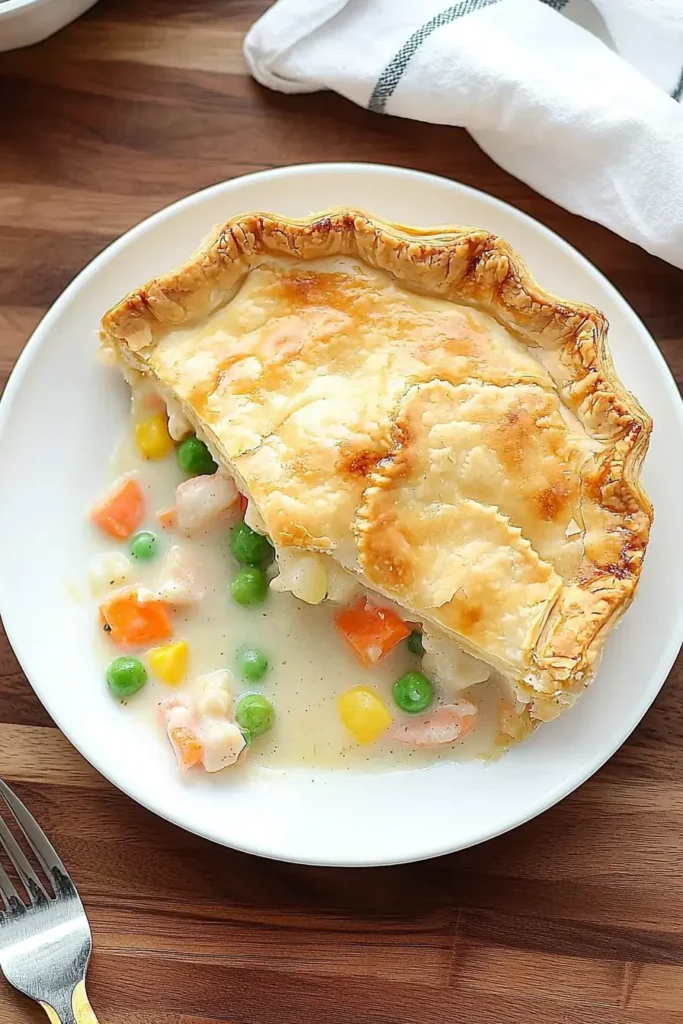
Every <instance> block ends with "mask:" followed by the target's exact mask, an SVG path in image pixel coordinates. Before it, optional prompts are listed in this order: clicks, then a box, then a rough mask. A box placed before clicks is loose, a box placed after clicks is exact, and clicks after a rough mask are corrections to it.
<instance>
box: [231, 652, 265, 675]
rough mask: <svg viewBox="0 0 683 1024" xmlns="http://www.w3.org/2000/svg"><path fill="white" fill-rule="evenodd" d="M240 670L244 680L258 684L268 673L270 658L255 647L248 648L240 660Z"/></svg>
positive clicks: (242, 653)
mask: <svg viewBox="0 0 683 1024" xmlns="http://www.w3.org/2000/svg"><path fill="white" fill-rule="evenodd" d="M238 664H239V670H240V673H241V675H242V677H243V678H244V679H247V680H248V681H249V682H250V683H258V682H259V680H261V679H263V677H264V675H265V674H266V672H267V671H268V656H267V655H266V654H264V653H263V651H259V650H257V649H256V648H255V647H247V648H246V649H245V650H243V651H242V652H241V654H240V656H239V658H238Z"/></svg>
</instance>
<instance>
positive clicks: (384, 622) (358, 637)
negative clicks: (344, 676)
mask: <svg viewBox="0 0 683 1024" xmlns="http://www.w3.org/2000/svg"><path fill="white" fill-rule="evenodd" d="M334 621H335V624H336V626H337V629H338V630H339V632H340V633H341V635H342V636H343V637H344V639H345V640H348V642H349V643H350V644H351V646H352V647H353V649H354V651H355V652H356V654H357V655H358V656H359V658H360V659H361V661H362V662H363V663H364V664H365V665H375V664H377V662H378V661H380V660H381V659H382V658H383V657H385V655H387V654H389V653H390V652H391V651H393V649H394V647H395V646H396V644H398V643H400V642H401V640H405V638H406V637H407V636H409V635H410V626H407V625H406V623H405V622H404V621H403V619H399V617H398V615H395V614H394V612H392V611H391V609H390V608H382V607H381V606H380V605H376V604H371V603H370V601H368V599H367V598H366V597H364V598H362V599H361V600H360V601H359V602H358V604H355V605H353V607H352V608H344V609H342V611H340V612H337V614H336V615H335V617H334Z"/></svg>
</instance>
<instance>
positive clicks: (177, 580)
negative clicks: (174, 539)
mask: <svg viewBox="0 0 683 1024" xmlns="http://www.w3.org/2000/svg"><path fill="white" fill-rule="evenodd" d="M200 576H201V573H200V568H199V564H198V562H197V559H196V558H195V557H194V555H193V554H192V553H191V552H190V551H188V550H187V548H186V547H182V546H181V545H180V544H174V545H173V547H172V548H171V549H170V550H169V551H168V553H167V555H166V557H165V558H164V561H163V562H162V565H161V569H160V572H159V583H158V585H157V587H156V590H155V591H154V594H155V596H156V597H157V598H158V599H159V600H161V601H167V602H168V604H172V605H175V606H176V607H185V606H187V605H191V604H197V603H198V602H199V601H201V599H202V598H203V597H204V593H205V587H204V585H203V584H202V583H201V579H200Z"/></svg>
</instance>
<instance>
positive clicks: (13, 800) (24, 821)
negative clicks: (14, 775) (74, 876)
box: [0, 779, 71, 882]
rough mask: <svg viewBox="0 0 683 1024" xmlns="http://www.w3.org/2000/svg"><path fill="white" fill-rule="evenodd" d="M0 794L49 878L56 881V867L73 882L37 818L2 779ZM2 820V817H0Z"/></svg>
mask: <svg viewBox="0 0 683 1024" xmlns="http://www.w3.org/2000/svg"><path fill="white" fill-rule="evenodd" d="M0 796H2V797H3V798H4V800H5V803H6V804H7V806H8V807H9V809H10V811H11V812H12V814H13V816H14V819H15V821H16V822H17V824H18V826H19V828H20V829H21V831H22V832H23V833H24V836H25V837H26V842H27V843H28V844H29V846H30V847H31V849H32V850H33V852H34V853H35V855H36V857H37V858H38V860H39V861H40V863H41V865H42V867H43V870H44V871H45V874H46V875H47V876H48V878H50V879H52V880H53V881H55V874H54V873H55V869H57V871H59V872H61V874H62V875H63V876H64V878H65V879H67V880H68V881H69V882H71V879H70V877H69V873H68V872H67V870H66V868H65V867H64V865H63V863H62V861H61V860H60V858H59V857H58V855H57V851H56V850H55V848H54V846H53V845H52V843H51V842H50V841H49V839H48V838H47V836H46V835H45V833H44V832H43V830H42V828H41V827H40V825H39V824H38V822H37V821H36V819H35V818H34V817H33V815H32V814H31V812H30V811H29V810H27V808H26V807H25V806H24V805H23V804H22V802H21V800H20V799H19V797H18V796H16V795H15V794H14V793H13V792H12V790H11V789H10V788H9V786H8V785H7V783H5V782H3V780H2V779H0ZM0 820H2V819H1V818H0Z"/></svg>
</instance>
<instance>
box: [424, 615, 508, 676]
mask: <svg viewBox="0 0 683 1024" xmlns="http://www.w3.org/2000/svg"><path fill="white" fill-rule="evenodd" d="M422 645H423V647H424V651H425V653H424V656H423V658H422V669H423V671H424V673H425V675H427V676H429V678H430V679H431V680H432V681H433V682H435V683H440V684H441V685H442V686H444V687H447V688H450V689H451V690H465V689H467V687H468V686H473V685H474V684H475V683H483V682H484V680H485V679H488V678H489V676H490V675H491V669H490V668H489V666H488V665H486V664H485V663H484V662H483V661H480V660H479V658H473V657H472V655H471V654H468V653H467V652H466V651H463V649H462V647H459V646H458V644H457V643H456V642H455V640H453V639H452V638H451V637H449V636H446V635H445V634H444V633H437V632H434V633H432V632H430V631H429V630H427V629H425V630H424V632H423V634H422Z"/></svg>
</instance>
